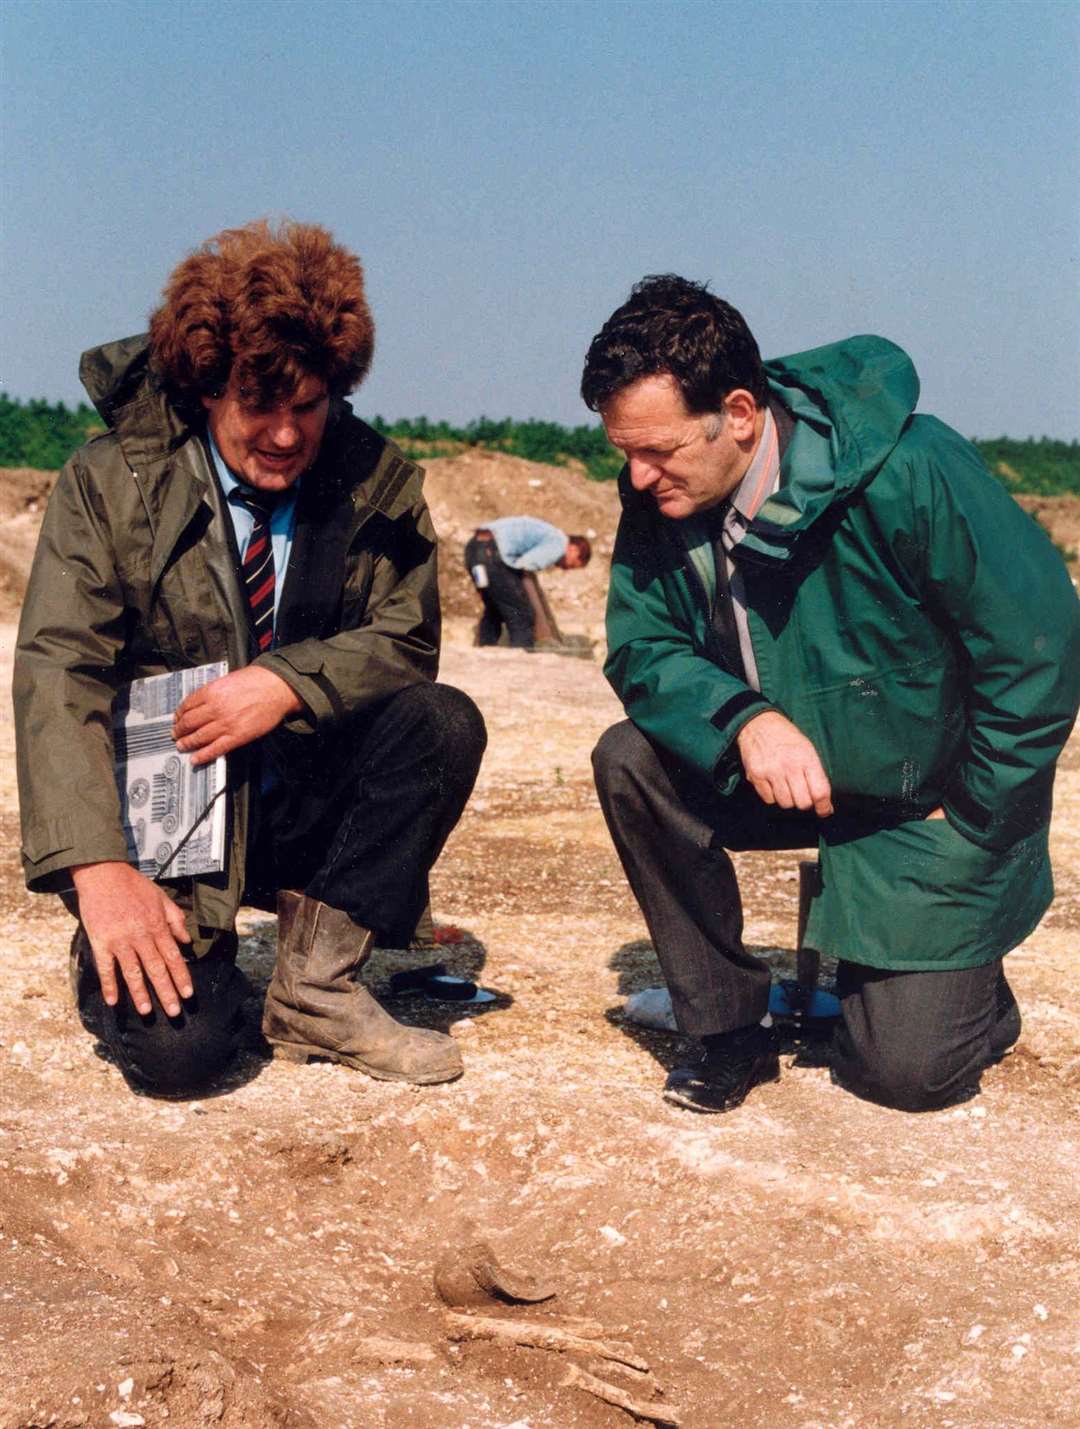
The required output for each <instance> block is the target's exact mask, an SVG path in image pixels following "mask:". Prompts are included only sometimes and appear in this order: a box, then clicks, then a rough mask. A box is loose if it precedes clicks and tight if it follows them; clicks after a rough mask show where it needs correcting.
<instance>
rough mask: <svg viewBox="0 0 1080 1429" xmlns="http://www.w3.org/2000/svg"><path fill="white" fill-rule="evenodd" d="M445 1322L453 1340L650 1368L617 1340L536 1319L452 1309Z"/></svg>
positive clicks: (634, 1367) (639, 1368) (637, 1368)
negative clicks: (487, 1342)
mask: <svg viewBox="0 0 1080 1429" xmlns="http://www.w3.org/2000/svg"><path fill="white" fill-rule="evenodd" d="M446 1323H447V1327H448V1329H449V1333H450V1338H451V1339H452V1340H502V1341H504V1342H505V1343H507V1344H512V1345H527V1346H529V1347H530V1348H531V1349H537V1350H554V1351H556V1353H558V1354H568V1353H573V1354H584V1355H596V1356H599V1357H600V1358H601V1359H607V1360H615V1361H617V1362H618V1363H619V1364H624V1365H629V1366H630V1368H631V1369H636V1370H640V1371H642V1372H643V1373H644V1372H647V1371H648V1368H649V1366H648V1365H647V1364H646V1362H645V1361H644V1360H643V1359H639V1358H638V1357H637V1355H635V1354H634V1352H633V1351H632V1350H631V1348H630V1346H629V1345H624V1344H621V1343H619V1342H618V1341H616V1340H600V1339H593V1338H591V1337H587V1336H585V1335H582V1334H580V1333H575V1332H574V1331H573V1330H564V1329H563V1328H562V1327H561V1326H559V1325H554V1324H548V1323H546V1322H541V1321H538V1320H499V1319H496V1318H495V1317H494V1316H493V1315H460V1314H457V1313H455V1312H454V1311H453V1310H451V1311H448V1312H447V1316H446Z"/></svg>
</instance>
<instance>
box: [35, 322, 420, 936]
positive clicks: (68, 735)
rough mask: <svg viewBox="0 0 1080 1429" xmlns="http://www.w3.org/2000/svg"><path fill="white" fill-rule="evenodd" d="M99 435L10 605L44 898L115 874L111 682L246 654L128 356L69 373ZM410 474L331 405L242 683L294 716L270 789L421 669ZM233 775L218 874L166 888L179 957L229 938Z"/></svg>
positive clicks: (215, 501) (416, 506)
mask: <svg viewBox="0 0 1080 1429" xmlns="http://www.w3.org/2000/svg"><path fill="white" fill-rule="evenodd" d="M79 371H80V376H81V377H82V380H83V384H84V386H85V387H86V390H87V391H88V392H89V394H90V397H91V399H92V400H93V402H94V403H95V405H96V406H97V408H98V410H99V411H100V413H101V415H102V417H103V418H104V419H105V421H106V423H107V424H108V426H109V428H110V430H109V432H108V433H106V434H105V435H104V436H101V437H97V438H95V439H94V440H93V441H91V442H89V443H88V444H87V445H86V446H84V447H82V448H81V449H80V450H79V451H78V452H76V453H75V455H74V456H73V457H72V458H71V460H70V461H69V462H68V463H67V465H66V466H65V467H64V470H63V471H62V472H61V474H60V477H59V479H58V481H57V484H56V487H55V489H54V491H53V494H52V497H51V499H50V501H49V506H48V510H47V512H46V514H45V520H44V523H43V526H42V531H41V537H40V540H39V543H38V549H37V553H36V555H35V558H34V565H33V569H32V572H31V575H30V582H29V587H28V589H27V593H26V600H25V602H24V604H23V612H22V622H21V625H20V628H19V640H18V648H17V651H16V657H15V680H14V701H15V720H16V741H17V764H18V776H19V802H20V807H21V811H22V852H23V867H24V872H25V875H26V881H27V884H28V886H29V887H30V888H31V889H33V890H34V891H37V892H49V891H58V890H62V889H63V888H65V887H67V886H68V885H69V884H70V875H69V873H68V870H69V869H70V868H71V867H72V865H74V864H81V863H91V862H97V861H100V860H106V859H121V860H126V859H127V857H128V853H127V843H126V840H125V837H124V833H123V830H122V827H121V823H120V804H119V796H118V793H117V788H116V783H115V778H114V774H113V743H112V734H111V720H110V712H111V708H112V703H113V698H114V696H115V693H116V691H117V688H118V687H119V686H120V685H121V684H122V683H123V682H125V681H127V680H131V679H135V678H137V677H140V676H144V675H157V674H161V673H163V672H165V671H168V670H178V669H182V668H185V667H189V666H192V665H199V664H203V663H205V662H207V661H211V660H226V661H228V664H229V668H230V669H237V668H239V667H240V666H243V665H246V664H248V663H249V661H250V659H251V656H252V654H253V653H254V651H253V648H252V644H251V638H250V626H249V612H248V606H247V599H246V596H245V594H244V591H243V589H242V586H241V582H240V578H239V576H238V574H237V565H236V559H235V557H234V555H233V540H232V536H231V524H230V520H229V515H228V512H227V510H226V508H225V504H224V500H223V498H222V494H221V491H220V488H219V486H218V483H217V481H216V480H215V479H214V477H213V475H212V472H211V468H210V461H209V456H208V453H207V449H206V446H205V443H204V439H203V426H202V423H201V422H192V423H189V422H188V420H186V419H185V417H184V415H183V414H182V413H181V412H179V411H178V410H177V409H176V408H175V407H174V406H173V405H172V404H171V403H170V401H169V400H168V398H167V396H166V394H165V393H164V392H163V391H162V389H161V387H160V386H159V384H158V383H157V381H156V380H155V378H154V377H153V375H152V374H151V373H150V371H149V370H148V365H147V344H146V339H145V337H137V338H128V339H125V340H123V341H121V342H117V343H112V344H109V345H108V346H106V347H101V348H97V349H94V350H92V351H90V352H87V353H85V354H84V356H83V359H82V362H81V364H80V369H79ZM422 479H423V477H422V472H421V470H420V468H419V467H417V466H414V465H413V464H412V463H411V462H408V461H406V460H405V459H404V458H403V457H402V455H401V453H400V452H399V451H398V450H397V449H396V448H395V447H394V446H393V444H392V443H389V442H387V441H384V439H383V438H382V437H380V436H379V435H378V434H377V433H376V432H374V431H373V430H372V429H371V428H370V427H368V426H366V425H365V424H364V423H363V422H361V421H360V420H359V419H358V418H356V417H355V416H353V414H352V412H351V410H350V408H349V406H348V404H347V403H345V402H342V401H335V402H333V403H332V404H331V412H330V416H329V418H328V422H327V429H326V433H325V436H324V438H323V443H322V447H321V449H320V452H319V456H318V458H317V460H316V463H315V465H314V466H313V467H312V469H311V470H310V471H309V472H308V473H307V474H306V475H305V477H304V480H303V483H302V485H301V488H300V496H299V501H298V504H297V516H296V532H295V537H294V541H293V547H292V552H291V554H290V558H289V567H288V571H287V573H286V577H285V585H284V588H283V590H282V594H281V601H280V604H279V608H278V616H277V622H276V630H277V644H276V646H275V648H274V649H273V650H271V651H269V652H268V653H266V654H263V655H259V656H258V658H257V659H256V660H254V663H255V664H257V665H262V666H265V667H266V668H267V669H269V670H272V671H273V672H274V673H275V674H276V675H279V676H280V677H281V678H282V679H283V680H284V681H285V682H286V683H287V684H288V685H290V686H291V687H292V688H293V689H294V690H295V691H296V693H297V694H298V695H299V696H300V698H301V699H302V700H303V701H304V706H305V709H304V711H303V712H302V713H301V714H298V715H295V716H292V717H291V718H290V719H289V720H287V721H286V722H285V725H284V726H283V727H282V729H281V730H280V731H278V732H276V733H275V734H274V735H273V736H271V738H273V739H274V740H277V741H279V746H280V745H284V746H286V747H285V748H284V749H281V748H280V747H279V757H278V759H277V760H276V763H277V765H278V766H279V768H280V769H281V770H283V771H284V773H285V778H286V781H287V782H288V779H289V774H290V771H292V773H293V774H294V775H295V776H296V777H297V778H300V779H302V777H303V773H304V771H305V768H306V767H307V766H308V764H309V760H308V758H307V756H308V755H309V753H310V752H311V751H313V750H314V749H316V748H317V747H318V746H319V744H320V743H321V742H322V741H323V740H324V739H326V738H331V739H332V737H333V733H334V731H335V729H337V728H338V727H339V726H340V725H341V723H342V721H344V720H346V719H347V718H348V717H349V716H350V715H353V714H356V713H358V712H360V711H363V710H364V709H366V708H368V707H370V706H372V705H374V704H376V703H377V702H379V701H380V700H383V699H386V698H387V697H388V696H390V695H392V694H394V693H396V692H397V691H399V690H402V689H404V688H405V687H406V686H408V685H411V684H415V683H417V682H419V681H426V680H431V679H434V678H435V674H436V670H437V667H438V645H439V600H438V587H437V583H436V569H435V561H436V552H435V533H434V530H433V528H432V525H431V519H430V517H429V515H428V511H427V506H426V505H425V503H424V499H423V495H422V491H421V485H422ZM248 765H249V759H248V756H247V755H246V753H245V751H244V750H238V751H237V752H236V753H235V754H234V755H231V756H230V759H229V786H230V799H231V818H230V821H229V827H230V830H231V835H230V849H229V857H228V864H227V870H226V872H225V873H224V874H220V875H206V876H203V877H200V878H197V879H195V880H194V882H193V886H190V885H191V884H192V880H176V881H175V882H172V883H169V884H168V886H169V891H170V892H172V893H173V894H174V896H177V897H178V899H179V901H180V902H181V904H182V905H183V906H185V911H187V910H188V909H190V912H189V914H188V916H189V932H191V933H192V934H193V946H194V951H195V952H196V954H200V953H204V952H205V951H206V950H207V948H208V947H209V946H210V945H211V943H212V941H213V931H214V930H215V929H228V928H231V926H232V922H233V917H234V915H235V913H236V908H237V906H238V904H239V901H240V893H241V891H242V884H243V877H244V868H245V857H246V852H247V845H248V831H249V824H250V815H251V807H250V805H251V799H250V797H249V793H250V791H249V782H250V781H249V777H248V776H249V768H248Z"/></svg>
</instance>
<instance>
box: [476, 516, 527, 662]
mask: <svg viewBox="0 0 1080 1429" xmlns="http://www.w3.org/2000/svg"><path fill="white" fill-rule="evenodd" d="M465 569H466V570H467V571H468V572H469V575H470V576H471V577H472V583H473V585H474V586H476V590H477V594H478V595H479V596H480V599H481V600H482V601H483V603H484V613H483V615H482V616H481V617H480V625H479V628H478V630H477V637H476V643H477V644H478V645H497V644H498V643H499V637H500V635H501V634H502V631H503V626H504V625H505V626H506V633H507V636H508V638H509V641H510V644H511V645H513V646H514V647H515V648H516V649H518V650H528V649H529V648H530V647H531V646H532V644H533V641H534V638H535V637H534V633H533V632H534V626H533V609H532V605H531V603H530V601H529V597H528V596H527V595H526V594H525V588H524V582H523V578H522V573H521V572H520V571H515V570H514V568H513V567H512V566H508V565H507V564H506V562H505V561H504V560H503V558H502V557H501V556H500V555H499V548H498V546H497V545H496V544H495V537H494V536H493V535H492V534H491V532H490V531H488V530H486V529H484V528H483V527H481V529H480V530H478V531H477V532H476V534H475V535H474V536H473V537H472V538H471V539H470V540H469V541H467V542H466V543H465Z"/></svg>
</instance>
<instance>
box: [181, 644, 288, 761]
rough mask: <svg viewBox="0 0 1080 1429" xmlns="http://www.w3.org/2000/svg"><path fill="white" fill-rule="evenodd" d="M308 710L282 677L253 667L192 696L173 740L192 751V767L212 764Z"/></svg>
mask: <svg viewBox="0 0 1080 1429" xmlns="http://www.w3.org/2000/svg"><path fill="white" fill-rule="evenodd" d="M303 708H304V702H303V700H301V698H300V696H299V695H297V694H296V693H295V692H294V691H293V690H291V689H290V688H289V686H288V685H287V684H286V683H285V681H284V680H283V679H282V678H281V677H280V675H275V674H274V672H273V671H272V670H264V669H262V667H261V666H259V665H248V666H247V667H246V668H245V669H243V670H234V671H233V672H232V674H231V675H223V676H222V677H221V679H220V680H212V681H211V682H210V684H209V685H204V686H203V687H202V689H201V690H195V691H194V693H193V694H190V695H188V697H187V699H186V700H184V702H183V704H181V705H180V706H179V708H178V709H177V711H176V714H175V715H174V716H173V728H172V733H173V739H175V740H176V747H177V749H180V750H183V751H184V752H185V753H187V752H189V751H190V752H191V762H192V764H209V762H210V760H211V759H216V758H217V757H218V755H219V754H229V753H230V752H231V751H232V750H234V749H239V748H240V747H241V746H242V745H245V744H250V743H251V742H252V740H254V739H260V738H261V737H262V736H263V735H264V734H269V733H270V731H271V730H272V729H277V727H278V725H279V724H280V723H281V721H282V720H283V719H285V718H286V716H288V715H291V714H297V713H299V711H300V710H302V709H303Z"/></svg>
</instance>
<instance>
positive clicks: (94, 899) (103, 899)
mask: <svg viewBox="0 0 1080 1429" xmlns="http://www.w3.org/2000/svg"><path fill="white" fill-rule="evenodd" d="M71 874H72V879H73V881H74V883H75V892H76V893H77V894H78V896H79V917H80V919H81V921H82V925H83V927H84V928H85V929H86V936H87V937H88V938H89V940H90V947H91V949H92V950H93V954H94V963H95V966H96V967H97V972H98V978H99V979H100V981H101V993H102V996H103V997H104V999H105V1001H106V1002H107V1003H108V1004H109V1006H110V1007H115V1006H116V1004H117V1002H118V1001H119V989H118V985H117V980H116V969H117V967H119V968H120V972H121V973H122V974H123V978H124V981H125V982H126V983H127V986H128V990H129V991H130V993H131V998H132V1001H133V1002H134V1004H135V1006H136V1008H137V1009H138V1010H139V1012H141V1013H143V1014H144V1015H145V1014H146V1013H148V1012H149V1011H150V1010H151V1002H150V994H149V993H148V992H147V989H146V981H147V979H149V981H150V983H151V985H152V986H153V988H154V991H155V992H156V993H157V995H158V999H159V1000H160V1002H161V1005H162V1007H164V1009H165V1011H166V1013H167V1014H168V1015H169V1016H170V1017H175V1016H176V1015H177V1014H178V1013H179V1011H180V998H181V997H190V996H191V995H192V992H193V990H194V989H193V987H192V982H191V973H190V971H189V970H188V966H187V963H186V962H185V961H184V956H183V954H182V953H181V951H180V948H179V946H178V944H177V940H179V941H180V942H182V943H190V942H191V937H190V935H189V934H188V931H187V928H186V926H185V924H184V915H183V913H182V912H181V911H180V909H179V908H178V907H177V906H176V904H175V903H174V902H173V901H172V899H171V898H169V897H168V896H167V894H165V893H164V892H163V891H162V889H160V888H159V887H158V886H157V884H155V883H151V882H150V880H149V879H148V878H147V877H146V876H145V875H144V874H142V873H140V872H139V870H138V869H137V868H133V867H132V866H131V865H130V864H128V863H112V862H110V863H87V864H82V865H81V866H79V867H77V868H73V869H72V871H71Z"/></svg>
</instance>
